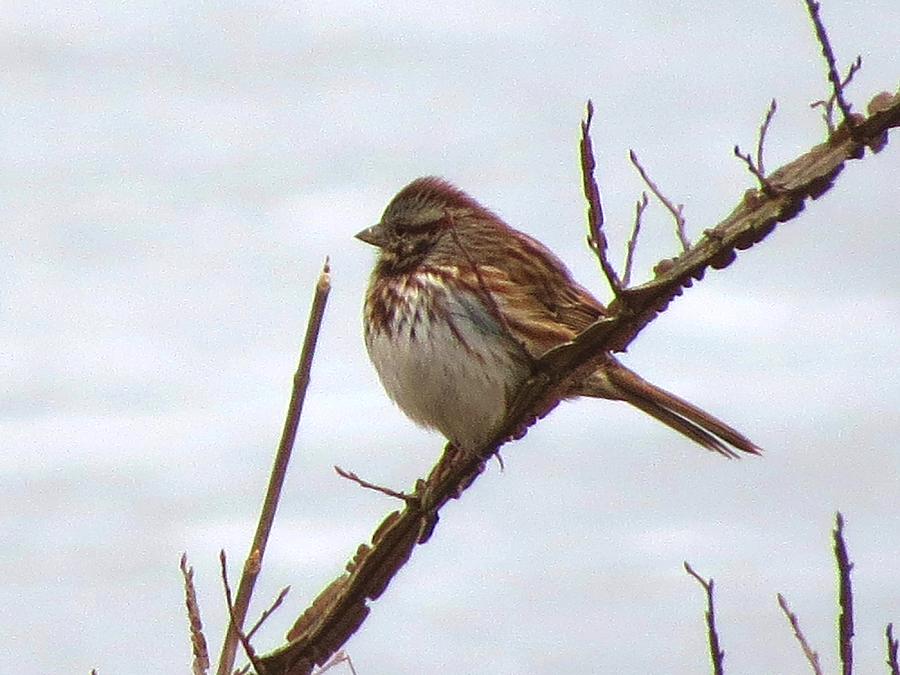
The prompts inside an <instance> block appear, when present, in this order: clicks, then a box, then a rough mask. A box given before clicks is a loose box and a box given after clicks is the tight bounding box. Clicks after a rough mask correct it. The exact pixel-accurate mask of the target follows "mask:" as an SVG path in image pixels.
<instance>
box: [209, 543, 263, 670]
mask: <svg viewBox="0 0 900 675" xmlns="http://www.w3.org/2000/svg"><path fill="white" fill-rule="evenodd" d="M219 563H220V565H221V569H222V585H223V586H224V588H225V603H226V604H227V605H228V617H229V618H230V619H231V621H230V626H231V628H232V629H233V630H234V632H235V635H237V638H238V640H239V641H240V643H241V645H242V646H243V647H244V652H245V653H246V654H247V658H248V659H249V660H250V663H251V664H253V668H254V669H255V670H256V673H257V675H265V673H266V669H265V667H264V666H263V665H262V663H260V661H259V659H258V658H257V656H256V652H255V651H254V649H253V645H251V644H250V638H248V637H247V636H246V635H245V634H244V631H243V630H242V629H241V627H240V626H238V625H237V613H236V612H235V607H234V601H233V600H232V597H231V584H229V583H228V561H227V559H226V557H225V550H224V549H223V550H221V551H219Z"/></svg>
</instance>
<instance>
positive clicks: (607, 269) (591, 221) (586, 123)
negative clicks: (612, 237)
mask: <svg viewBox="0 0 900 675" xmlns="http://www.w3.org/2000/svg"><path fill="white" fill-rule="evenodd" d="M593 119H594V103H593V101H591V100H590V99H588V102H587V115H586V116H585V119H584V120H582V122H581V144H580V150H581V176H582V185H583V187H584V198H585V199H587V203H588V238H587V243H588V247H589V248H590V249H591V250H592V251H593V252H594V255H596V256H597V260H599V261H600V268H601V269H602V270H603V274H604V275H605V276H606V281H607V282H608V283H609V287H610V288H611V289H612V291H613V293H614V294H615V295H616V297H620V296H621V293H622V282H621V281H619V276H618V275H617V274H616V271H615V270H614V269H613V266H612V264H611V263H610V262H609V258H608V257H607V249H608V243H607V241H606V234H605V233H604V232H603V204H602V203H601V202H600V188H598V187H597V181H596V179H595V178H594V169H596V168H597V162H596V161H595V160H594V146H593V144H592V143H591V122H592V121H593Z"/></svg>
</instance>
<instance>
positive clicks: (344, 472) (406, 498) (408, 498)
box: [334, 465, 416, 503]
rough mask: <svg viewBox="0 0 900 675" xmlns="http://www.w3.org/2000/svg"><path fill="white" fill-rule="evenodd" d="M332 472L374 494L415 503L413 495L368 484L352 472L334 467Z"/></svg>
mask: <svg viewBox="0 0 900 675" xmlns="http://www.w3.org/2000/svg"><path fill="white" fill-rule="evenodd" d="M334 470H335V471H336V472H337V475H338V476H340V477H341V478H346V479H347V480H351V481H353V482H354V483H356V484H357V485H359V486H360V487H364V488H366V489H367V490H374V491H375V492H380V493H381V494H383V495H387V496H388V497H393V498H394V499H399V500H401V501H403V502H407V503H408V502H411V501H415V500H416V497H415V495H408V494H406V493H405V492H398V491H397V490H392V489H391V488H387V487H383V486H381V485H376V484H375V483H370V482H369V481H367V480H363V479H362V478H360V477H359V476H357V475H356V474H355V473H353V472H352V471H347V470H346V469H342V468H341V467H339V466H337V465H335V467H334Z"/></svg>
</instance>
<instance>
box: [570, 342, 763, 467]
mask: <svg viewBox="0 0 900 675" xmlns="http://www.w3.org/2000/svg"><path fill="white" fill-rule="evenodd" d="M578 394H579V395H581V396H593V397H597V398H608V399H612V400H618V401H625V402H626V403H630V404H631V405H633V406H634V407H636V408H638V409H640V410H643V411H644V412H645V413H647V414H648V415H650V416H651V417H655V418H656V419H658V420H659V421H660V422H662V423H663V424H665V425H666V426H668V427H671V428H672V429H674V430H675V431H677V432H679V433H681V434H684V435H685V436H687V437H688V438H690V439H691V440H692V441H694V442H695V443H699V444H700V445H702V446H703V447H704V448H706V449H707V450H712V451H713V452H718V453H720V454H722V455H725V456H726V457H739V455H738V454H737V453H736V452H735V451H734V450H733V449H732V448H736V449H738V450H741V451H743V452H747V453H750V454H753V455H758V454H760V452H761V450H760V448H759V447H758V446H757V445H756V444H754V443H753V442H752V441H751V440H750V439H749V438H747V437H746V436H744V435H743V434H741V433H740V432H739V431H737V430H735V429H734V428H732V427H730V426H728V425H727V424H725V423H724V422H722V421H721V420H719V419H717V418H715V417H713V416H712V415H710V414H709V413H708V412H706V411H705V410H701V409H700V408H698V407H697V406H695V405H693V404H692V403H688V402H687V401H685V400H684V399H683V398H679V397H678V396H675V394H672V393H670V392H668V391H666V390H665V389H661V388H659V387H657V386H656V385H653V384H650V383H649V382H647V380H645V379H644V378H642V377H641V376H640V375H638V374H637V373H635V372H633V371H631V370H628V368H626V367H625V366H623V365H622V364H621V363H619V362H618V361H616V360H615V359H612V358H610V359H609V360H608V361H606V362H605V363H604V364H603V366H602V367H601V368H600V369H598V370H597V371H595V372H594V373H593V374H592V375H591V376H590V377H589V378H588V380H587V381H586V382H585V383H584V384H583V385H582V387H581V388H580V390H579V392H578Z"/></svg>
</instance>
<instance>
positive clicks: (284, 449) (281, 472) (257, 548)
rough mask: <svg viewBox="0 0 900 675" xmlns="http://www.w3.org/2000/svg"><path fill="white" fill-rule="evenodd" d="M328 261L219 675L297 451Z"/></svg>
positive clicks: (229, 656) (229, 658)
mask: <svg viewBox="0 0 900 675" xmlns="http://www.w3.org/2000/svg"><path fill="white" fill-rule="evenodd" d="M330 271H331V270H330V267H329V264H328V259H327V258H326V259H325V265H324V266H323V267H322V272H321V274H319V279H318V281H317V282H316V291H315V295H314V296H313V301H312V307H311V308H310V313H309V322H308V324H307V327H306V338H305V339H304V341H303V349H302V350H301V352H300V363H299V365H298V366H297V372H296V373H294V387H293V390H292V391H291V402H290V404H289V405H288V411H287V415H286V417H285V421H284V429H283V431H282V433H281V442H280V443H279V444H278V451H277V452H276V453H275V463H274V465H273V466H272V473H271V475H270V476H269V487H268V489H267V490H266V497H265V501H264V502H263V507H262V512H261V513H260V516H259V523H258V524H257V526H256V534H255V535H254V536H253V543H252V544H251V545H250V553H249V554H248V556H247V560H246V562H245V563H244V570H243V573H242V574H241V581H240V584H239V585H238V591H237V600H236V601H235V603H234V619H233V621H232V622H231V623H230V624H229V626H228V631H227V632H226V634H225V640H224V642H223V644H222V652H221V655H220V656H219V668H218V670H217V671H216V672H217V675H229V673H230V672H231V669H232V667H233V666H234V657H235V654H236V652H237V642H238V638H239V636H240V631H241V629H242V627H243V625H244V619H246V617H247V610H248V609H249V607H250V598H251V597H252V595H253V587H254V586H255V585H256V578H257V575H258V574H259V570H260V567H261V565H262V559H263V556H264V555H265V552H266V544H267V543H268V541H269V533H270V532H271V531H272V523H273V522H274V521H275V511H276V510H277V509H278V500H279V499H280V497H281V488H282V486H283V485H284V477H285V474H286V473H287V467H288V463H289V462H290V460H291V452H292V451H293V449H294V438H295V437H296V435H297V427H298V425H299V424H300V414H301V413H302V412H303V401H304V399H305V398H306V389H307V387H308V386H309V374H310V370H311V368H312V360H313V355H314V354H315V351H316V342H317V341H318V339H319V328H320V327H321V326H322V317H323V316H324V315H325V305H326V304H327V303H328V293H329V291H330V290H331V276H330Z"/></svg>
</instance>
